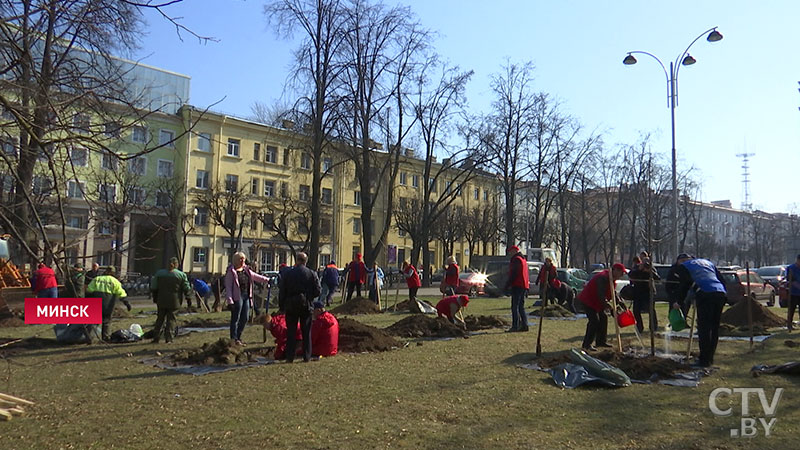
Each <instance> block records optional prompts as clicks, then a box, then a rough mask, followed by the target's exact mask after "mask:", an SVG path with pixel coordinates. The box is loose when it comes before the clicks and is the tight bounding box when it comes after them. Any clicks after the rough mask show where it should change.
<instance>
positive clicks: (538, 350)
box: [520, 268, 547, 358]
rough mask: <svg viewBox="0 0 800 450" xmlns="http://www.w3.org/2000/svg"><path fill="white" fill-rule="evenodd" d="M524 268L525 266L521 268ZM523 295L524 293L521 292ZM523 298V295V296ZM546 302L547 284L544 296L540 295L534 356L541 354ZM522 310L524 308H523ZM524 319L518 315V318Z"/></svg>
mask: <svg viewBox="0 0 800 450" xmlns="http://www.w3.org/2000/svg"><path fill="white" fill-rule="evenodd" d="M523 270H525V268H523ZM546 282H547V274H545V283H546ZM523 295H524V294H523ZM523 299H524V297H523ZM546 304H547V285H545V287H544V296H543V297H542V306H541V308H539V331H538V332H537V334H536V357H537V358H538V357H540V356H542V324H543V323H544V305H546ZM523 311H524V310H523ZM522 319H526V320H527V318H525V317H520V320H522Z"/></svg>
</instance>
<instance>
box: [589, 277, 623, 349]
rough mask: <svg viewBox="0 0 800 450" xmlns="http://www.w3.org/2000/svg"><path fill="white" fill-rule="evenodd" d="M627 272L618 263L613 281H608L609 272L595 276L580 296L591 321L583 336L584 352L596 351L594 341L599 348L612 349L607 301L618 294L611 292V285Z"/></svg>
mask: <svg viewBox="0 0 800 450" xmlns="http://www.w3.org/2000/svg"><path fill="white" fill-rule="evenodd" d="M625 272H626V270H625V266H624V265H622V264H621V263H616V264H614V265H613V266H611V274H610V275H611V277H612V281H609V280H608V277H609V271H608V270H604V271H602V272H600V273H598V274H597V275H595V276H593V277H592V279H591V280H589V282H588V283H586V285H585V286H584V287H583V290H582V291H581V292H580V294H578V300H580V301H581V303H583V304H584V305H585V306H586V307H585V308H584V309H585V310H586V317H587V318H588V319H589V323H587V324H586V334H585V335H584V336H583V345H582V346H581V348H583V349H584V350H596V348H595V347H593V346H592V341H594V342H595V345H596V346H597V347H611V346H610V345H608V344H607V343H606V336H607V335H608V317H607V316H606V313H605V310H606V309H609V308H610V306H609V305H608V302H607V301H608V300H611V298H612V297H611V296H612V295H616V292H614V291H612V290H611V285H612V284H613V282H614V281H616V280H618V279H620V278H621V277H622V275H624V274H625Z"/></svg>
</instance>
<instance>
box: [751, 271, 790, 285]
mask: <svg viewBox="0 0 800 450" xmlns="http://www.w3.org/2000/svg"><path fill="white" fill-rule="evenodd" d="M756 273H758V274H759V275H761V278H763V279H764V281H766V282H767V283H769V284H771V285H772V287H773V288H775V289H778V286H779V285H780V284H781V281H783V280H784V279H785V278H786V266H765V267H759V268H758V269H756Z"/></svg>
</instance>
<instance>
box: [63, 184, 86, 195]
mask: <svg viewBox="0 0 800 450" xmlns="http://www.w3.org/2000/svg"><path fill="white" fill-rule="evenodd" d="M85 191H86V185H85V184H84V183H81V182H79V181H75V180H69V181H67V197H69V198H77V199H82V198H83V193H84V192H85Z"/></svg>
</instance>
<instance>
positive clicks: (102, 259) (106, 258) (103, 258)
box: [97, 252, 112, 266]
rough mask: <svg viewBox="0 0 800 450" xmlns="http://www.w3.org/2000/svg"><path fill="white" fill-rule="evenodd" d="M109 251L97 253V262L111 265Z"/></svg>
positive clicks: (102, 264)
mask: <svg viewBox="0 0 800 450" xmlns="http://www.w3.org/2000/svg"><path fill="white" fill-rule="evenodd" d="M111 256H112V254H111V252H106V253H101V254H99V255H97V264H99V265H101V266H110V265H111Z"/></svg>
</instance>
